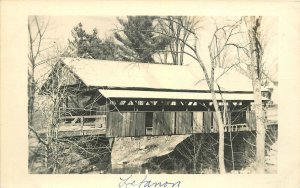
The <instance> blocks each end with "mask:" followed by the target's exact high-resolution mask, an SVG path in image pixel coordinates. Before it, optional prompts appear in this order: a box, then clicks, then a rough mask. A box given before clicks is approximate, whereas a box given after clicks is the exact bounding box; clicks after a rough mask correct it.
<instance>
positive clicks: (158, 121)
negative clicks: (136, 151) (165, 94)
mask: <svg viewBox="0 0 300 188" xmlns="http://www.w3.org/2000/svg"><path fill="white" fill-rule="evenodd" d="M163 124H164V114H163V112H153V134H154V135H162V133H163Z"/></svg>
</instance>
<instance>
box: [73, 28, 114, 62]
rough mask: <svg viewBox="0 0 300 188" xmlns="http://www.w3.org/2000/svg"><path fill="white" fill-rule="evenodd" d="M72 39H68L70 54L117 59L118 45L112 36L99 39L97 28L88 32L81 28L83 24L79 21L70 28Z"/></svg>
mask: <svg viewBox="0 0 300 188" xmlns="http://www.w3.org/2000/svg"><path fill="white" fill-rule="evenodd" d="M72 38H73V39H72V40H69V49H70V51H71V52H69V56H70V54H73V55H71V56H76V57H83V58H93V59H103V60H118V59H119V57H118V46H117V45H116V44H115V43H114V40H113V38H112V37H109V38H106V39H104V40H101V39H100V38H99V36H98V31H97V29H96V28H95V29H93V31H92V33H91V34H89V33H87V32H86V31H85V30H84V29H83V25H82V24H81V23H79V24H78V25H77V26H75V27H74V28H73V30H72Z"/></svg>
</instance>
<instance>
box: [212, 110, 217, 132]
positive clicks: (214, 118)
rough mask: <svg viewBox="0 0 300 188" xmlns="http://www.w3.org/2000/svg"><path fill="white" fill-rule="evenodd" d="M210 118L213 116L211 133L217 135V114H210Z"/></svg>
mask: <svg viewBox="0 0 300 188" xmlns="http://www.w3.org/2000/svg"><path fill="white" fill-rule="evenodd" d="M212 116H213V127H212V131H213V132H214V133H217V132H219V126H218V123H217V122H218V120H217V113H216V112H213V113H212Z"/></svg>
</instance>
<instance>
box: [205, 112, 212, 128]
mask: <svg viewBox="0 0 300 188" xmlns="http://www.w3.org/2000/svg"><path fill="white" fill-rule="evenodd" d="M203 127H204V132H205V133H210V132H211V112H204V114H203Z"/></svg>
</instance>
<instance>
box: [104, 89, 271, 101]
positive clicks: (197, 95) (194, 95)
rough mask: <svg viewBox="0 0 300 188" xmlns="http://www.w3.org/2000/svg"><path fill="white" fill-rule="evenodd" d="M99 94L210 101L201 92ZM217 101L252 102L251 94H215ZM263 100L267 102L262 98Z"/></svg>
mask: <svg viewBox="0 0 300 188" xmlns="http://www.w3.org/2000/svg"><path fill="white" fill-rule="evenodd" d="M99 92H100V93H101V94H102V95H103V96H104V97H105V98H111V99H148V100H151V99H152V100H157V99H163V100H176V99H180V100H195V101H196V100H207V101H209V100H211V99H212V98H211V94H210V93H201V92H174V91H136V90H108V89H99ZM216 97H217V100H222V99H224V100H230V101H235V100H236V101H239V100H246V101H253V99H254V97H253V94H252V93H223V94H222V96H221V95H220V94H219V93H217V94H216ZM263 100H268V99H267V98H264V97H263Z"/></svg>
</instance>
